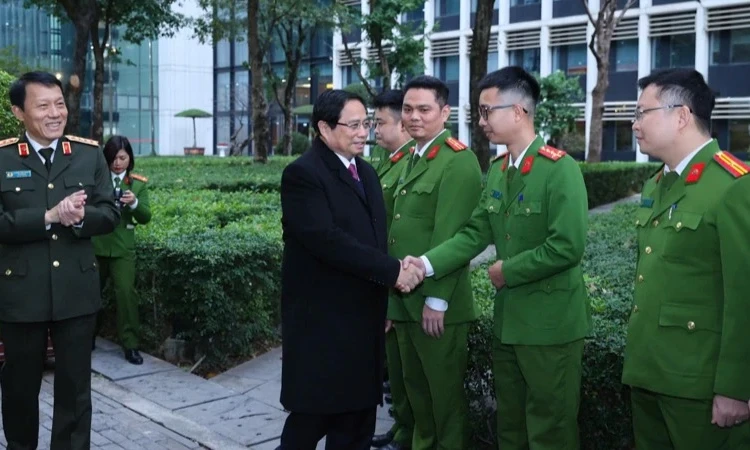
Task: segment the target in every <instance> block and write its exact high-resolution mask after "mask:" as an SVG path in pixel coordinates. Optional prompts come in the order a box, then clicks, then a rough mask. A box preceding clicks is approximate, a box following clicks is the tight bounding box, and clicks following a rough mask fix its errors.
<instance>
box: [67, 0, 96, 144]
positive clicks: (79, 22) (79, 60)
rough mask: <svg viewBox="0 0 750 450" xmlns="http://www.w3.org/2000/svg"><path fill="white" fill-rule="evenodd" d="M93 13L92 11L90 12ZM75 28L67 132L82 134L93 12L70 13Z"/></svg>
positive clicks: (68, 84) (68, 92) (68, 86)
mask: <svg viewBox="0 0 750 450" xmlns="http://www.w3.org/2000/svg"><path fill="white" fill-rule="evenodd" d="M89 11H91V10H89ZM66 12H67V14H68V17H70V18H71V19H72V22H73V26H74V27H75V36H76V41H75V47H74V51H73V72H72V73H71V74H70V77H69V78H68V82H67V84H66V85H65V103H66V105H67V107H68V123H67V125H66V126H65V132H66V133H68V134H81V130H80V124H81V94H82V93H83V88H84V83H85V81H86V54H87V53H88V50H89V30H90V28H91V22H92V21H93V20H94V18H93V11H92V12H91V13H89V14H85V13H84V12H82V11H68V10H67V8H66Z"/></svg>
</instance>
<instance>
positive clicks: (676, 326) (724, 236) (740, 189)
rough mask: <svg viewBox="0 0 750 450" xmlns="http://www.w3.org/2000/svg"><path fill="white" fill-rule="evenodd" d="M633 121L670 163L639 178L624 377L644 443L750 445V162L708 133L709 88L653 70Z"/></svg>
mask: <svg viewBox="0 0 750 450" xmlns="http://www.w3.org/2000/svg"><path fill="white" fill-rule="evenodd" d="M638 85H639V87H640V88H641V89H642V92H641V95H640V98H639V100H638V104H637V106H636V111H635V120H634V122H633V131H634V132H635V136H636V138H637V139H638V143H639V145H640V148H641V151H642V152H643V153H646V154H647V155H649V156H653V157H656V158H659V159H660V160H662V161H663V162H664V163H665V164H664V166H663V167H662V168H661V169H660V170H659V171H657V172H656V173H655V174H654V176H652V177H651V178H650V179H649V180H648V181H647V182H646V184H645V186H644V188H643V193H642V197H641V204H640V208H639V209H638V210H637V212H636V217H635V218H634V219H633V223H634V224H635V228H636V231H637V234H638V255H637V267H636V279H635V294H634V299H633V300H634V304H633V309H632V311H631V316H630V321H629V323H628V335H627V344H626V348H625V366H624V369H623V376H622V380H623V383H625V384H627V385H630V386H631V388H632V391H631V401H632V407H633V428H634V431H635V440H636V442H635V443H636V447H637V448H638V449H639V450H661V449H664V450H667V449H675V450H719V449H721V450H723V449H726V450H729V449H732V450H735V449H736V450H739V449H748V448H750V425H749V424H748V422H747V420H748V415H749V414H750V412H749V411H748V400H749V399H750V381H749V378H748V374H750V294H748V293H749V292H750V277H748V274H750V239H748V232H749V230H750V176H748V175H747V173H748V172H749V171H750V168H749V167H748V166H747V165H746V164H744V163H743V162H741V161H739V160H738V159H736V158H735V157H734V156H732V155H731V154H730V153H728V152H723V151H720V149H719V146H718V144H717V143H716V141H715V140H713V139H711V137H710V124H711V112H712V110H713V107H714V94H713V92H712V90H711V88H709V86H708V85H707V84H706V82H705V81H704V79H703V76H702V75H701V74H700V73H698V72H697V71H695V70H692V69H670V70H666V71H662V72H656V73H654V74H651V75H649V76H647V77H645V78H642V79H641V80H640V81H639V83H638Z"/></svg>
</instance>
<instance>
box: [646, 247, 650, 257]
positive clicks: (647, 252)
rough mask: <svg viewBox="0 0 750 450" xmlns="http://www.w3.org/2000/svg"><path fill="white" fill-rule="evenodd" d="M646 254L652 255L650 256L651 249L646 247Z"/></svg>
mask: <svg viewBox="0 0 750 450" xmlns="http://www.w3.org/2000/svg"><path fill="white" fill-rule="evenodd" d="M646 254H647V255H650V254H651V247H646Z"/></svg>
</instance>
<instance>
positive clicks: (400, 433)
mask: <svg viewBox="0 0 750 450" xmlns="http://www.w3.org/2000/svg"><path fill="white" fill-rule="evenodd" d="M378 148H379V149H380V150H383V151H384V152H387V150H386V149H384V148H382V147H378ZM413 151H414V141H413V140H411V141H408V142H407V143H405V144H404V145H402V146H401V148H399V149H398V150H397V151H396V152H394V153H393V156H391V155H390V154H388V153H386V154H385V155H384V156H382V158H384V162H381V161H379V160H378V161H373V163H377V165H376V166H373V167H375V171H376V172H377V174H378V178H380V184H381V186H383V196H384V197H385V209H386V211H385V213H386V223H387V224H388V227H389V228H390V224H391V220H392V219H393V194H394V192H395V190H396V186H397V185H398V180H399V178H400V177H401V172H402V171H403V169H404V167H405V166H406V165H407V164H408V163H409V159H410V155H411V152H413ZM378 153H380V152H378ZM398 332H399V330H397V329H396V328H393V329H391V331H389V332H388V334H386V336H385V356H386V362H387V368H388V380H389V382H390V386H391V397H392V398H393V421H394V424H393V426H392V427H391V433H392V434H393V441H394V442H397V443H399V444H402V445H411V440H412V435H413V434H414V413H413V412H412V410H411V404H410V403H409V398H408V397H407V394H406V385H405V384H404V372H403V367H402V365H401V352H399V349H398V337H397V334H398Z"/></svg>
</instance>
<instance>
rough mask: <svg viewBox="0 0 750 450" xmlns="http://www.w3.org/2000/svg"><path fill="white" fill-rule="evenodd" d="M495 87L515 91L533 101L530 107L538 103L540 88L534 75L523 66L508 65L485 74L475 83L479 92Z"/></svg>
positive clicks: (502, 90)
mask: <svg viewBox="0 0 750 450" xmlns="http://www.w3.org/2000/svg"><path fill="white" fill-rule="evenodd" d="M492 88H497V90H499V91H500V92H506V91H516V92H518V93H520V94H521V95H522V96H524V97H528V98H530V99H531V100H532V101H533V103H534V104H533V105H530V106H531V107H532V108H535V107H536V105H537V104H538V103H539V97H540V95H541V89H540V87H539V82H538V81H537V80H536V77H534V75H532V74H530V73H529V72H527V71H526V70H525V69H524V68H523V67H518V66H508V67H503V68H502V69H500V70H496V71H494V72H490V73H488V74H487V75H485V76H484V77H483V78H482V79H481V80H480V81H479V84H478V85H477V89H479V92H482V91H484V90H485V89H492Z"/></svg>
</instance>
